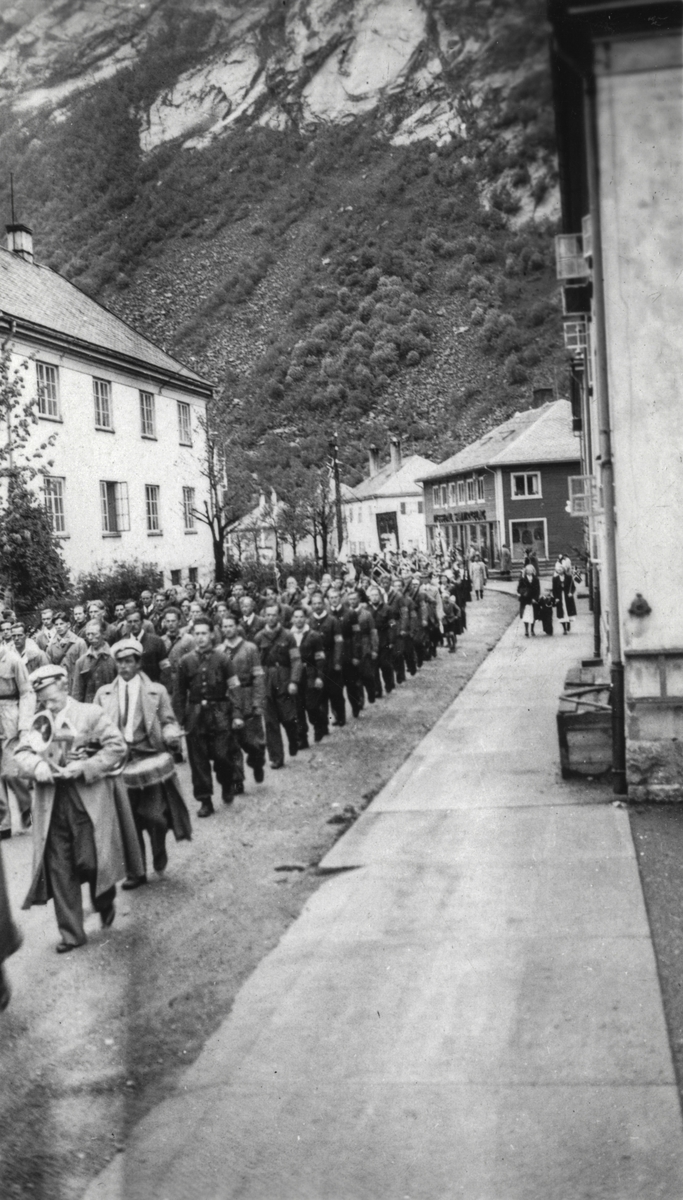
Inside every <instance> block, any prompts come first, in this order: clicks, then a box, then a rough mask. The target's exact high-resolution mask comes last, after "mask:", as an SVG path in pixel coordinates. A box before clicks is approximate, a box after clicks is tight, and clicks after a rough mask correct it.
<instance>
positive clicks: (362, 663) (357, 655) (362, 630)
mask: <svg viewBox="0 0 683 1200" xmlns="http://www.w3.org/2000/svg"><path fill="white" fill-rule="evenodd" d="M349 618H350V620H351V621H352V624H351V639H350V643H351V644H350V650H351V665H352V667H353V668H354V669H355V670H356V671H357V672H358V682H359V689H360V700H361V703H360V705H359V707H360V708H362V707H363V705H362V700H363V688H364V689H365V693H366V695H367V698H368V703H369V704H374V703H375V663H376V661H377V653H378V648H379V641H378V638H377V630H376V628H375V622H374V620H373V618H372V614H371V613H370V608H369V605H367V604H366V603H365V602H364V601H363V597H362V594H361V592H360V590H358V589H356V590H355V591H353V592H351V594H350V596H349ZM342 634H343V636H344V637H345V638H346V636H347V635H346V633H345V632H344V629H342ZM349 700H351V697H350V696H349Z"/></svg>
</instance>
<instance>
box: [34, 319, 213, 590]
mask: <svg viewBox="0 0 683 1200" xmlns="http://www.w3.org/2000/svg"><path fill="white" fill-rule="evenodd" d="M13 350H14V353H13V361H14V363H15V364H16V365H17V366H20V365H21V364H22V363H26V366H25V368H23V367H22V370H23V373H24V378H25V381H26V387H25V392H24V397H25V398H30V397H33V396H36V395H37V391H38V388H37V366H36V363H37V362H40V363H45V364H48V365H49V366H52V367H56V368H57V370H58V387H59V416H58V418H57V419H49V418H48V417H46V416H40V417H39V421H38V425H37V427H36V429H35V432H34V434H33V438H32V444H34V445H36V446H38V445H39V444H40V443H41V442H43V441H45V439H46V438H48V437H49V436H50V435H52V434H54V435H56V437H55V443H54V445H53V446H52V447H51V448H50V449H49V450H48V451H47V452H46V453H45V454H44V461H47V460H48V459H52V460H53V465H52V466H51V467H50V468H49V474H50V476H51V477H53V478H55V479H57V480H62V481H63V498H64V523H65V530H64V533H63V534H60V537H61V539H62V547H63V553H64V558H65V561H66V563H67V565H68V566H69V568H70V569H71V571H72V573H73V575H74V576H77V575H78V573H79V572H81V571H90V570H93V569H95V568H97V567H99V566H102V567H107V566H111V564H112V563H113V562H114V561H117V560H118V561H121V560H125V561H130V560H131V559H138V560H140V561H141V562H153V563H156V564H157V565H158V567H159V568H160V569H161V570H163V572H164V577H165V582H166V583H169V582H170V579H171V571H180V572H181V579H182V581H183V582H184V581H185V580H187V578H188V573H189V571H190V569H192V570H193V572H194V571H196V572H197V577H198V578H199V580H203V579H205V578H207V577H208V576H209V575H210V574H211V573H212V570H213V556H212V543H211V535H210V532H209V529H208V527H207V526H206V525H204V524H201V523H200V522H198V521H197V520H196V519H195V520H194V522H191V521H190V520H189V518H188V519H186V516H185V512H184V503H183V488H193V489H194V500H195V506H196V507H201V505H202V501H203V499H204V498H205V496H206V495H207V486H206V480H205V479H204V478H203V476H202V465H203V462H204V457H205V437H204V432H203V430H202V428H201V424H200V419H201V418H202V417H203V416H204V414H205V401H204V400H203V399H202V398H200V397H195V396H192V395H190V394H188V393H185V392H183V391H182V390H180V389H178V388H176V387H171V386H170V385H164V386H163V387H159V385H158V384H155V383H154V382H153V381H151V380H149V381H146V380H145V379H144V378H139V377H137V376H133V375H132V374H130V375H129V374H126V373H124V372H122V371H109V370H102V369H101V368H100V366H99V365H93V366H92V368H91V367H90V364H88V363H87V362H85V361H84V360H82V359H79V358H76V357H75V356H74V357H71V356H69V355H67V354H60V353H57V352H54V351H51V350H48V349H43V348H40V349H38V350H36V348H35V347H31V346H22V345H21V344H19V343H17V344H15V346H14V347H13ZM27 360H28V361H27ZM94 378H97V379H105V380H107V381H109V383H110V384H111V418H112V420H111V424H112V427H113V429H112V430H105V429H99V428H97V427H96V424H95V399H94V387H93V379H94ZM141 389H142V390H144V391H146V392H150V393H152V395H153V396H154V410H155V437H153V438H151V437H143V436H142V432H141V413H140V390H141ZM179 401H181V402H182V403H184V404H187V405H189V407H190V426H191V441H192V444H191V445H183V444H181V439H180V429H179V414H178V402H179ZM101 481H110V482H115V483H122V484H125V485H127V493H128V510H129V522H128V523H129V526H130V527H129V528H128V529H121V530H120V531H119V532H107V531H106V530H105V529H104V528H103V514H102V503H101V489H100V484H101ZM146 485H151V486H155V487H157V488H158V489H159V491H158V500H159V505H158V518H159V519H158V524H159V530H158V531H157V530H150V529H149V528H148V514H147V497H146V492H145V487H146ZM188 499H189V497H188ZM188 507H189V506H188ZM122 515H123V514H122ZM121 523H122V524H125V521H123V522H121ZM188 524H193V527H191V528H187V527H186V526H187V525H188Z"/></svg>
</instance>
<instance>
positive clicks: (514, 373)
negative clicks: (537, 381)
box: [505, 354, 529, 385]
mask: <svg viewBox="0 0 683 1200" xmlns="http://www.w3.org/2000/svg"><path fill="white" fill-rule="evenodd" d="M528 378H529V376H528V375H527V372H526V371H525V370H524V367H523V366H522V364H521V362H520V361H519V358H518V357H517V355H516V354H509V355H508V357H507V358H506V359H505V379H506V382H507V383H509V384H512V385H514V384H519V383H526V381H527V379H528Z"/></svg>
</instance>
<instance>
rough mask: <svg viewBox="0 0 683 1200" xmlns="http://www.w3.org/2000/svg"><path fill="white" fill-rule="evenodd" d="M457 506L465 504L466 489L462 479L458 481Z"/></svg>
mask: <svg viewBox="0 0 683 1200" xmlns="http://www.w3.org/2000/svg"><path fill="white" fill-rule="evenodd" d="M458 504H467V489H466V488H465V480H464V479H459V480H458Z"/></svg>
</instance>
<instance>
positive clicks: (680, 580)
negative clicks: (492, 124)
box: [598, 35, 683, 649]
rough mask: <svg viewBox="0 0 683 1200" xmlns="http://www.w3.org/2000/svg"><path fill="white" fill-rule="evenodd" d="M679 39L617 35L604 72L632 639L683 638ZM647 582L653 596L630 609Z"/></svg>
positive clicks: (627, 623)
mask: <svg viewBox="0 0 683 1200" xmlns="http://www.w3.org/2000/svg"><path fill="white" fill-rule="evenodd" d="M682 53H683V43H682V42H681V38H680V36H679V35H676V36H674V37H670V36H667V37H656V38H650V39H641V40H640V41H639V42H629V41H624V42H621V43H619V42H617V43H613V44H612V45H611V46H609V47H608V48H606V50H605V52H604V53H603V55H602V58H601V68H600V74H599V79H598V85H599V86H598V105H599V141H600V160H601V196H600V203H601V211H602V229H603V262H604V273H605V292H606V309H607V337H608V347H609V358H608V367H609V386H610V405H611V409H612V426H613V445H614V464H615V468H614V469H615V488H616V501H617V513H618V526H617V554H618V571H619V587H620V607H621V612H622V626H623V634H624V644H625V648H626V649H628V648H630V647H632V646H633V645H635V644H637V645H638V647H639V648H641V649H642V648H644V647H651V648H653V649H654V648H658V647H666V646H669V647H670V646H678V647H683V604H682V603H681V596H683V556H682V555H681V554H680V553H679V549H678V544H679V541H680V532H679V526H680V516H681V514H682V513H683V463H682V458H681V448H682V445H683V338H682V337H681V329H683V288H682V287H681V279H682V278H683V216H682V210H681V195H682V194H683V71H682V57H681V56H682ZM637 592H640V593H642V594H643V596H645V598H646V599H647V600H648V602H649V604H650V605H651V607H652V613H651V615H650V616H649V617H648V618H647V619H646V620H645V621H643V620H642V619H635V620H634V618H632V617H630V616H629V615H628V608H629V605H630V603H631V601H632V600H633V598H634V597H635V595H636V593H637Z"/></svg>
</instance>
